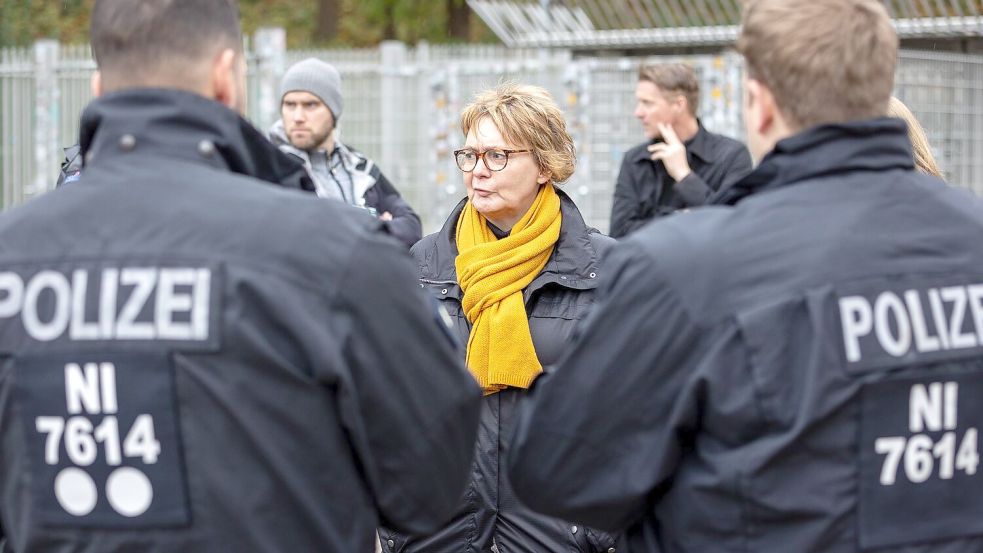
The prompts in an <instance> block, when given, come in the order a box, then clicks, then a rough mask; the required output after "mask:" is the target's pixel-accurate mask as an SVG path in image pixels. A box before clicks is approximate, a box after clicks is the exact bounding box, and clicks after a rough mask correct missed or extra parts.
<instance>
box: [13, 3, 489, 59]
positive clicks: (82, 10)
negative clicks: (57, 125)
mask: <svg viewBox="0 0 983 553" xmlns="http://www.w3.org/2000/svg"><path fill="white" fill-rule="evenodd" d="M323 1H332V0H239V8H240V11H241V13H242V24H243V32H245V33H246V34H252V33H253V32H254V31H255V30H256V29H257V28H258V27H283V28H284V29H286V30H287V42H288V46H289V47H290V48H310V47H315V46H336V47H365V46H374V45H376V44H378V43H379V41H381V40H383V38H384V35H385V31H386V29H387V28H391V29H392V30H393V31H395V36H396V38H397V39H398V40H402V41H404V42H407V43H410V44H414V43H416V42H418V41H420V40H427V41H430V42H433V43H442V42H450V41H452V40H453V39H452V38H451V33H450V30H449V29H448V28H447V26H448V14H447V3H448V0H333V1H336V2H338V4H339V10H338V11H339V13H340V14H341V16H340V20H339V24H338V34H337V36H336V37H335V38H334V39H330V40H329V39H325V38H323V37H319V36H318V34H317V20H318V13H319V8H320V5H319V4H320V2H323ZM452 1H454V2H458V3H460V2H463V1H464V0H452ZM94 3H95V0H0V46H26V45H28V44H30V43H31V42H33V41H34V40H37V39H39V38H56V39H58V40H59V41H60V42H62V43H64V44H81V43H85V42H87V41H88V33H89V13H90V12H91V10H92V6H93V4H94ZM459 5H460V4H459ZM390 22H391V25H387V23H390ZM471 29H472V32H471V35H472V36H471V40H472V41H476V42H490V41H494V40H495V36H494V34H492V33H491V31H489V30H488V28H487V27H485V26H484V24H483V23H482V22H481V20H480V18H478V17H477V16H475V15H474V14H472V15H471Z"/></svg>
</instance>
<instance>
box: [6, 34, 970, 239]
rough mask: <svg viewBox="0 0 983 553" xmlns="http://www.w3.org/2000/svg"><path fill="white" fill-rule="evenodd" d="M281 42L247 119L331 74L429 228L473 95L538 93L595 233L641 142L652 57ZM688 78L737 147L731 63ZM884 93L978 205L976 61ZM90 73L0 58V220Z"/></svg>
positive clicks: (54, 51)
mask: <svg viewBox="0 0 983 553" xmlns="http://www.w3.org/2000/svg"><path fill="white" fill-rule="evenodd" d="M285 44H286V40H285V34H284V31H283V30H280V29H263V30H260V31H259V32H257V34H256V35H255V36H254V37H251V40H250V41H249V44H248V61H249V64H248V66H249V73H248V91H249V104H248V117H249V118H250V119H251V120H252V121H253V122H254V124H256V125H257V126H258V127H260V128H263V129H265V128H267V127H268V126H269V125H270V124H272V123H273V122H274V121H275V120H276V119H277V118H278V117H279V98H278V97H277V90H278V82H279V79H280V76H281V75H282V74H283V71H284V70H285V69H286V67H288V66H289V65H290V64H291V63H293V62H296V61H299V60H300V59H303V58H306V57H318V58H321V59H323V60H325V61H329V62H331V63H333V64H335V66H336V67H338V69H339V71H340V72H341V74H342V92H343V95H344V96H345V111H344V114H343V115H342V117H341V118H340V120H339V129H340V132H341V138H342V140H343V141H345V143H347V144H350V145H351V146H353V147H355V148H357V149H359V150H361V151H363V152H364V153H365V154H366V155H368V156H370V157H372V158H373V159H375V160H376V161H377V163H378V164H379V166H380V167H381V168H382V170H383V172H385V173H386V174H387V176H388V177H389V178H390V180H392V181H393V183H394V184H395V185H396V186H397V188H399V190H400V191H401V192H402V193H403V195H404V196H406V197H407V199H408V201H409V202H410V203H411V204H412V205H413V206H414V207H415V208H416V209H417V211H418V212H419V213H420V215H421V217H422V218H423V219H424V225H425V229H427V230H433V229H435V228H436V227H438V226H439V225H440V224H441V223H442V222H443V220H444V218H445V217H446V215H447V213H448V212H449V211H450V207H451V206H452V205H453V204H454V203H456V202H457V201H458V200H459V199H460V198H461V197H463V195H464V188H463V184H462V182H461V178H460V173H459V171H458V170H457V168H456V167H455V165H454V163H453V160H452V158H451V152H452V151H453V150H454V149H455V148H456V147H458V146H460V145H461V143H463V137H462V136H461V133H460V129H459V125H458V114H459V113H460V111H461V109H462V108H463V106H464V105H465V104H466V103H467V102H468V100H469V99H470V98H471V97H472V96H473V94H474V93H475V92H476V91H478V90H480V89H483V88H487V87H490V86H494V85H495V84H497V83H498V82H500V81H503V80H514V81H520V82H526V83H530V84H538V85H540V86H543V87H545V88H547V89H548V90H550V91H551V93H552V94H553V96H554V97H555V98H556V100H557V102H558V103H559V104H560V106H561V107H562V108H563V109H564V110H565V112H566V114H567V117H568V124H569V127H570V129H571V132H572V134H573V135H574V139H575V141H576V143H577V152H578V167H577V171H576V173H575V174H574V176H573V177H572V178H571V180H570V181H569V182H568V183H566V184H565V188H566V190H567V191H568V192H569V193H570V194H571V196H572V197H573V198H574V199H575V201H576V202H577V203H578V205H579V206H580V208H581V210H582V211H583V212H584V215H585V217H586V218H587V220H588V222H589V223H590V224H592V225H595V226H597V227H598V228H600V229H602V230H605V229H607V227H608V216H609V214H610V208H611V196H612V192H613V187H614V181H615V177H616V176H617V171H618V168H619V166H620V162H621V157H622V156H623V154H624V152H625V151H626V150H627V149H629V148H630V147H631V146H633V145H634V144H637V143H638V142H640V141H641V140H642V139H643V137H642V134H641V128H640V125H639V124H638V122H637V121H635V120H634V119H633V117H632V111H633V108H634V103H635V100H634V89H635V84H636V80H637V70H638V66H639V64H640V63H642V62H645V61H661V60H663V58H641V57H574V56H573V55H572V53H571V52H569V51H565V50H516V49H507V48H505V47H501V46H484V45H483V46H432V45H427V44H419V45H416V46H415V47H409V46H407V45H404V44H402V43H398V42H387V43H383V44H382V45H381V46H380V47H379V48H374V49H361V50H312V51H287V50H286V48H285ZM674 59H684V60H685V61H687V62H689V63H691V64H692V65H693V66H694V67H695V68H696V70H697V73H698V74H699V77H700V82H701V87H702V96H701V104H700V117H701V119H702V121H703V123H704V125H705V126H706V127H707V128H708V129H710V130H712V131H715V132H720V133H723V134H727V135H730V136H734V137H736V138H739V139H741V138H743V130H742V122H741V100H740V98H741V87H740V82H741V74H742V70H743V68H742V63H741V59H740V57H739V56H737V55H736V54H733V53H725V54H721V55H700V56H689V57H686V58H674ZM900 61H901V62H900V64H899V69H898V75H897V83H896V93H897V95H898V96H899V97H900V98H901V99H902V100H904V101H905V102H906V103H907V104H908V105H909V107H910V108H911V109H912V111H913V112H914V113H915V114H916V116H917V117H918V118H919V119H920V120H921V121H922V123H923V124H924V126H925V128H926V131H927V133H928V136H929V140H930V142H931V143H932V145H933V147H934V149H935V153H936V155H937V157H938V159H939V161H940V164H941V166H942V169H943V170H944V171H945V172H946V175H947V177H948V178H949V180H950V182H952V183H954V184H958V185H963V186H969V187H972V188H973V189H974V190H976V191H977V192H983V57H981V56H969V55H959V54H930V53H922V52H908V51H906V52H902V54H901V60H900ZM94 69H95V65H94V63H93V62H92V60H91V59H90V57H89V52H88V48H87V47H78V46H62V45H59V44H57V43H55V42H52V41H40V42H38V43H36V44H35V45H34V47H33V48H30V49H5V50H0V179H2V182H0V184H2V191H3V192H2V197H0V201H2V203H0V208H2V207H9V206H12V205H14V204H17V203H19V202H22V201H25V200H27V199H29V198H31V197H33V196H36V195H38V194H41V193H43V192H45V191H46V190H49V189H50V188H51V187H52V186H53V184H54V182H55V180H56V177H57V171H58V166H59V163H60V161H61V158H62V153H61V148H62V147H63V146H68V145H71V144H73V143H74V142H76V140H77V133H78V119H79V115H80V113H81V111H82V109H83V108H84V106H85V104H86V103H87V102H88V101H89V100H90V94H91V93H90V90H89V79H90V76H91V73H92V72H93V70H94Z"/></svg>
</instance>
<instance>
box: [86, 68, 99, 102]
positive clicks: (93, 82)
mask: <svg viewBox="0 0 983 553" xmlns="http://www.w3.org/2000/svg"><path fill="white" fill-rule="evenodd" d="M89 90H90V91H91V92H92V97H93V98H98V97H100V96H102V72H100V71H99V70H98V69H97V70H96V71H95V73H93V74H92V77H91V78H90V79H89Z"/></svg>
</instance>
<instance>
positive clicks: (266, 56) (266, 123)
mask: <svg viewBox="0 0 983 553" xmlns="http://www.w3.org/2000/svg"><path fill="white" fill-rule="evenodd" d="M254 42H255V52H256V58H257V60H256V61H257V71H256V75H257V78H258V80H259V82H258V85H257V88H258V90H259V97H258V98H257V100H256V102H257V110H256V111H255V112H254V113H255V114H256V119H255V122H256V125H257V126H258V127H259V128H260V129H262V130H264V131H265V130H266V129H268V128H269V127H270V125H272V124H273V122H274V121H275V120H276V119H277V118H278V117H279V116H280V98H279V95H278V94H277V92H278V91H279V89H280V78H281V77H283V72H284V71H286V67H285V65H286V58H287V32H286V31H285V30H284V29H282V28H280V27H262V28H260V29H257V30H256V34H255V35H254Z"/></svg>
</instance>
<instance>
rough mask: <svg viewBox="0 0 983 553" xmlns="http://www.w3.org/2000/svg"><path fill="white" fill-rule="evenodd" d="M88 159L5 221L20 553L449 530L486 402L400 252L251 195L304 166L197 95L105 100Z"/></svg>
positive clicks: (359, 546) (5, 411)
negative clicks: (74, 176)
mask: <svg viewBox="0 0 983 553" xmlns="http://www.w3.org/2000/svg"><path fill="white" fill-rule="evenodd" d="M81 149H82V152H83V154H84V155H85V156H86V159H87V161H86V164H85V170H84V171H83V172H82V175H81V178H80V179H79V180H78V181H77V182H74V183H72V184H70V185H68V186H64V187H62V188H59V189H57V190H54V191H52V192H49V193H46V194H44V195H43V196H41V197H39V198H37V199H35V200H32V201H30V202H28V203H26V204H24V205H23V206H20V207H17V208H14V209H12V210H10V211H7V212H5V213H3V215H2V216H0V537H2V535H3V534H4V533H6V536H7V539H8V546H9V548H10V549H12V550H13V551H15V552H31V551H44V552H46V553H62V552H69V551H70V552H73V553H105V552H109V551H117V552H122V551H141V552H147V553H163V552H167V553H178V552H181V553H185V552H212V551H216V552H217V551H242V552H253V551H263V552H273V553H276V552H290V553H296V552H313V551H318V552H321V551H331V552H334V551H345V552H349V551H353V552H355V551H357V552H367V551H371V550H372V547H373V546H374V544H375V529H376V528H377V527H378V525H379V524H380V522H382V523H384V524H389V525H392V526H395V527H398V528H401V529H403V530H406V531H415V532H426V531H430V530H432V529H434V528H435V527H438V526H439V525H440V524H442V523H443V522H444V521H445V520H446V519H447V517H448V516H449V515H450V514H451V512H452V510H453V509H454V508H455V507H456V505H457V502H458V500H459V498H460V496H461V491H462V490H463V489H464V486H465V483H466V482H467V479H468V477H469V475H470V467H471V460H472V455H473V444H474V438H475V431H476V428H477V422H478V414H479V397H480V393H479V390H478V387H477V386H476V385H475V384H474V379H473V378H471V376H470V375H469V374H468V373H467V372H466V371H465V370H464V367H463V364H462V363H461V362H460V360H459V354H458V352H456V351H455V350H454V347H453V345H452V340H450V339H449V337H448V329H447V328H446V327H444V328H441V327H440V326H439V325H438V322H437V321H438V319H437V318H436V313H435V310H434V309H433V306H432V300H431V299H430V298H428V297H427V295H426V294H424V293H423V291H421V290H420V288H419V287H418V286H417V284H416V279H415V274H414V270H413V264H412V263H411V262H410V260H409V259H408V256H407V254H406V252H405V250H404V248H403V247H402V246H401V245H400V244H398V243H397V242H396V241H395V240H394V239H392V238H390V237H387V236H384V235H383V234H382V233H381V232H379V229H380V225H379V223H378V222H377V221H376V220H375V219H374V218H372V217H369V216H368V215H366V214H365V212H364V211H363V210H359V209H355V208H352V207H348V206H345V205H343V204H340V203H336V202H320V201H312V200H311V196H310V194H308V193H299V192H297V191H294V190H285V189H283V188H282V187H280V186H275V185H272V184H270V183H269V182H265V181H263V180H260V179H258V178H256V177H257V176H259V175H269V176H274V177H275V176H276V174H277V173H278V171H277V170H276V167H277V166H279V165H280V164H281V162H283V161H284V160H286V165H283V167H286V168H288V169H289V168H294V167H296V168H300V166H299V165H298V164H295V163H293V162H292V161H290V160H289V159H288V158H286V156H285V155H284V154H282V153H280V152H278V151H277V150H276V149H275V148H274V147H273V146H272V145H271V144H269V142H267V140H266V139H265V138H264V137H263V136H262V135H260V134H259V132H258V131H256V130H255V129H253V128H252V127H251V126H249V124H248V123H246V122H245V121H244V120H243V119H242V118H241V117H239V116H237V115H236V114H235V113H234V112H232V111H231V110H228V109H226V108H225V107H224V106H222V105H221V104H219V103H217V102H214V101H211V100H208V99H205V98H203V97H200V96H196V95H194V94H190V93H185V92H178V91H167V90H149V89H148V90H132V91H124V92H118V93H113V94H110V95H107V96H104V97H102V98H100V99H98V100H96V101H95V102H93V103H92V104H90V105H89V107H87V108H86V111H85V113H84V115H83V121H82V142H81ZM274 180H277V179H274ZM393 389H398V390H399V394H398V396H399V397H398V401H393V400H392V398H391V397H389V396H390V391H391V390H393Z"/></svg>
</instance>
